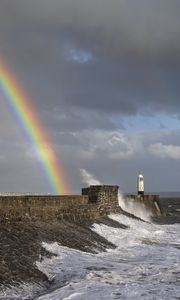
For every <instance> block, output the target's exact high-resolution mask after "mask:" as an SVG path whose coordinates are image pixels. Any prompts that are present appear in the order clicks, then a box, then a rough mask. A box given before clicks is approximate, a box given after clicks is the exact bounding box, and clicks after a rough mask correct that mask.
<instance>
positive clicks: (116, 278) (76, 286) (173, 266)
mask: <svg viewBox="0 0 180 300" xmlns="http://www.w3.org/2000/svg"><path fill="white" fill-rule="evenodd" d="M175 202H176V203H177V201H175ZM164 203H165V202H164ZM168 203H169V202H168V200H167V199H166V206H167V207H166V208H167V209H168V208H169V209H171V215H170V217H171V222H169V219H168V218H167V222H165V219H164V221H163V224H158V223H154V222H152V221H150V220H149V221H147V220H146V222H143V221H141V220H137V219H133V218H129V217H127V216H124V215H113V214H112V215H110V216H109V217H110V218H111V219H113V220H116V221H117V222H119V223H121V224H124V225H127V226H128V227H127V228H126V229H121V228H114V227H111V226H107V225H104V224H97V223H94V224H93V225H92V226H91V230H92V231H95V232H97V233H98V234H99V235H101V236H102V237H104V238H106V239H107V240H108V241H110V242H112V243H113V244H115V245H116V246H117V247H116V248H115V249H107V251H106V252H98V253H95V254H91V253H85V252H81V251H78V250H74V249H70V248H68V247H63V246H61V245H60V244H58V243H56V242H55V243H46V242H43V243H42V246H43V247H44V248H45V249H46V250H48V251H49V252H51V253H53V254H55V256H53V257H51V258H43V259H42V260H39V261H37V262H36V265H37V267H38V268H39V270H41V271H42V272H43V273H45V274H46V275H47V276H48V278H49V280H50V281H51V282H53V285H52V287H51V288H50V289H46V290H45V289H44V290H43V288H42V286H38V285H37V284H34V285H33V284H27V283H26V284H25V283H22V284H21V285H20V286H19V287H18V288H13V287H9V288H6V289H4V291H3V292H2V291H1V293H0V299H36V300H61V299H62V300H72V299H74V300H75V299H77V300H96V299H97V300H98V299H105V300H106V299H107V300H110V299H123V300H125V299H134V300H135V299H137V300H139V299H143V300H144V299H147V300H154V299H164V300H165V299H168V300H171V299H180V224H179V223H173V222H172V215H173V213H172V203H171V204H168ZM174 214H175V216H176V217H178V214H179V208H177V206H176V209H175V210H174ZM161 223H162V222H161ZM165 223H169V224H165ZM170 223H171V224H170ZM172 223H173V224H172ZM38 294H39V295H38Z"/></svg>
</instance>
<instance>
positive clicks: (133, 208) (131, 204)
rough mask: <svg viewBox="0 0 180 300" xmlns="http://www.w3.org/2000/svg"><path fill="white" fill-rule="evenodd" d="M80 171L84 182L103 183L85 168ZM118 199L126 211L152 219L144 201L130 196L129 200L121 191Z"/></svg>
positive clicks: (90, 183)
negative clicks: (141, 201) (137, 200)
mask: <svg viewBox="0 0 180 300" xmlns="http://www.w3.org/2000/svg"><path fill="white" fill-rule="evenodd" d="M80 173H81V176H82V181H83V183H85V184H87V185H88V186H89V185H102V184H103V183H102V182H101V181H99V180H98V179H97V178H95V177H94V175H92V174H90V173H89V172H88V171H87V170H85V169H80ZM118 201H119V206H120V207H121V208H122V209H123V210H124V211H126V212H128V213H130V214H133V215H134V216H136V217H138V218H140V219H142V220H145V221H150V219H151V212H150V211H148V210H147V209H146V207H145V205H144V204H143V203H141V204H140V203H137V202H136V201H135V200H134V199H132V198H128V200H126V199H124V197H123V195H122V194H121V192H120V191H119V192H118Z"/></svg>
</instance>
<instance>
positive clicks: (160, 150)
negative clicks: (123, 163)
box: [149, 143, 180, 159]
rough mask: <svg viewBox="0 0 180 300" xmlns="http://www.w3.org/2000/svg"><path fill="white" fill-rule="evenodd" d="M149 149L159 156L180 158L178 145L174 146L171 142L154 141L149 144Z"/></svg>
mask: <svg viewBox="0 0 180 300" xmlns="http://www.w3.org/2000/svg"><path fill="white" fill-rule="evenodd" d="M149 151H150V152H151V153H153V154H154V155H155V156H158V157H161V158H172V159H180V146H175V145H172V144H169V145H163V144H161V143H156V144H152V145H150V148H149Z"/></svg>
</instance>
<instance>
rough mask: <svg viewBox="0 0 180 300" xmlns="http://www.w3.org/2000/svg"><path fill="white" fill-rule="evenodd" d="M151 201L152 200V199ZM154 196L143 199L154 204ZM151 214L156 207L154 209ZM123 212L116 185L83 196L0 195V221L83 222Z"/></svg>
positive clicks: (97, 187) (85, 191)
mask: <svg viewBox="0 0 180 300" xmlns="http://www.w3.org/2000/svg"><path fill="white" fill-rule="evenodd" d="M151 198H152V199H151ZM154 199H155V198H154V196H152V197H148V199H146V200H147V201H146V200H145V199H144V200H143V201H146V202H147V203H149V206H150V205H151V204H150V203H154V202H153V201H154ZM153 209H154V211H155V210H156V208H154V204H153ZM120 212H122V210H121V208H120V207H119V204H118V186H111V185H92V186H90V187H89V188H84V189H82V195H81V196H80V195H66V196H61V195H57V196H55V195H12V196H10V195H7V196H3V195H0V221H3V220H6V221H8V220H9V221H24V220H27V221H43V222H49V223H50V222H54V221H59V220H67V221H70V222H76V223H82V222H84V221H87V220H94V219H97V218H99V217H102V216H106V215H107V214H110V213H120Z"/></svg>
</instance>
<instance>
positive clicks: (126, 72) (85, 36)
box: [0, 0, 180, 114]
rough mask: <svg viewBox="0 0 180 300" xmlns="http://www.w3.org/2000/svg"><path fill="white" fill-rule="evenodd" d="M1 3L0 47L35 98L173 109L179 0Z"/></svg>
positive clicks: (123, 108) (110, 107)
mask: <svg viewBox="0 0 180 300" xmlns="http://www.w3.org/2000/svg"><path fill="white" fill-rule="evenodd" d="M0 8H1V9H0V39H1V46H0V47H1V51H2V52H4V53H6V55H7V56H8V57H9V59H10V60H11V61H12V63H14V64H15V65H16V69H17V70H19V73H20V74H21V76H22V77H24V81H25V82H26V81H27V82H28V84H27V85H28V87H29V90H30V91H32V94H33V97H32V98H33V99H34V101H35V102H38V103H39V104H40V106H41V105H45V104H47V106H50V105H51V106H54V107H55V106H56V105H57V104H58V103H59V104H61V105H62V104H63V105H64V106H68V105H69V106H79V107H84V108H87V109H99V110H104V111H107V112H112V113H114V112H118V113H121V114H124V113H125V114H136V113H138V112H139V111H141V112H144V110H145V109H146V110H147V113H150V112H154V111H163V110H164V111H165V112H170V113H171V112H174V111H177V108H178V112H179V106H180V104H179V95H180V89H179V73H180V64H179V63H180V55H179V53H180V20H179V12H180V2H179V1H178V0H173V1H166V0H158V1H157V0H156V1H155V0H151V1H150V0H145V1H144V0H137V1H132V0H120V1H117V0H112V1H108V0H61V1H58V0H51V1H48V0H39V1H35V0H30V1H22V0H15V1H12V0H2V1H1V3H0ZM70 55H72V57H70ZM67 57H69V59H67ZM88 58H89V62H88ZM78 62H79V63H78ZM37 85H38V86H37Z"/></svg>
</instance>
